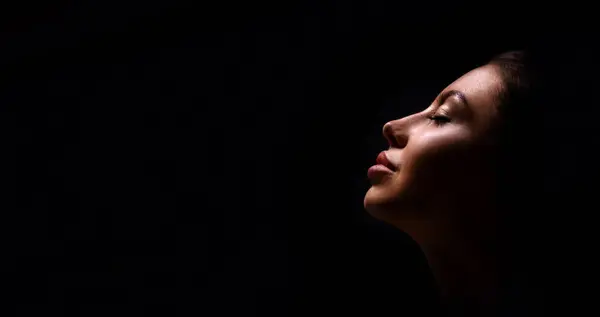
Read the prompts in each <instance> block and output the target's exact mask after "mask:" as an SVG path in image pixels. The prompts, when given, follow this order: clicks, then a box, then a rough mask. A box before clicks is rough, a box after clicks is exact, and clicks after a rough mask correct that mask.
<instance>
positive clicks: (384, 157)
mask: <svg viewBox="0 0 600 317" xmlns="http://www.w3.org/2000/svg"><path fill="white" fill-rule="evenodd" d="M376 161H377V164H381V165H383V166H385V167H387V168H389V169H391V170H392V171H395V170H396V167H395V166H394V165H393V164H392V163H390V161H389V160H388V158H387V155H386V154H385V151H383V152H381V153H379V155H377V159H376Z"/></svg>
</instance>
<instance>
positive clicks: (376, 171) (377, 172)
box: [367, 164, 394, 179]
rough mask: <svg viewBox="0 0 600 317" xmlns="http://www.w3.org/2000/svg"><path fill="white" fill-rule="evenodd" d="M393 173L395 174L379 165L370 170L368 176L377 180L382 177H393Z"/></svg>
mask: <svg viewBox="0 0 600 317" xmlns="http://www.w3.org/2000/svg"><path fill="white" fill-rule="evenodd" d="M393 173H394V171H392V170H391V169H389V168H387V166H385V165H381V164H377V165H373V166H371V167H370V168H369V170H368V171H367V176H368V177H369V179H375V178H378V177H380V176H385V175H391V174H393Z"/></svg>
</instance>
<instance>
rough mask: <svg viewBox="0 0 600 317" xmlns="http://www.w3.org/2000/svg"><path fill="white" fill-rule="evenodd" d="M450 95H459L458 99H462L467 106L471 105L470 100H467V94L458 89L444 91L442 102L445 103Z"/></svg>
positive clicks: (441, 97)
mask: <svg viewBox="0 0 600 317" xmlns="http://www.w3.org/2000/svg"><path fill="white" fill-rule="evenodd" d="M450 97H457V98H458V99H460V101H461V102H462V103H464V104H465V106H467V107H469V102H467V97H466V96H465V94H463V93H462V92H460V91H458V90H448V91H446V92H444V93H442V94H441V95H440V103H444V101H446V99H448V98H450Z"/></svg>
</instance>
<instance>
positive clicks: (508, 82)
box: [364, 51, 583, 316]
mask: <svg viewBox="0 0 600 317" xmlns="http://www.w3.org/2000/svg"><path fill="white" fill-rule="evenodd" d="M548 60H549V58H545V59H540V58H538V57H535V53H531V54H528V53H525V52H522V51H519V52H509V53H504V54H502V55H499V56H497V57H495V58H494V59H492V60H491V61H490V62H489V63H487V64H486V65H483V66H481V67H478V68H475V69H474V70H472V71H470V72H468V73H466V74H465V75H463V76H462V77H460V78H459V79H457V80H456V81H454V82H453V83H451V84H450V85H449V86H447V87H446V88H445V89H444V90H443V91H442V92H441V93H440V94H439V95H438V97H437V98H436V99H435V100H434V101H433V102H432V103H431V105H429V106H428V107H427V108H425V109H424V110H423V111H421V112H418V113H415V114H412V115H409V116H406V117H404V118H400V119H397V120H392V121H390V122H387V123H386V124H385V125H384V126H383V134H384V136H385V138H386V139H387V141H388V143H389V149H387V150H385V151H383V152H381V153H380V154H379V156H378V157H377V159H376V161H377V165H375V166H373V167H371V168H370V169H369V171H368V176H369V179H370V181H371V184H372V186H371V188H370V189H369V190H368V192H367V193H366V195H365V198H364V206H365V209H366V210H367V211H368V212H369V213H370V214H371V215H372V216H374V217H375V218H377V219H380V220H383V221H385V222H387V223H390V224H392V225H394V226H396V227H397V228H399V229H401V230H403V231H404V232H406V233H407V234H409V235H410V236H411V237H412V238H413V239H414V240H415V241H416V242H417V243H418V244H419V246H420V247H421V249H422V250H423V253H424V254H425V256H426V258H427V260H428V262H429V265H430V267H431V269H432V272H433V274H434V276H435V278H436V280H437V282H438V284H439V286H440V290H441V294H442V295H443V298H444V300H445V303H446V307H447V309H448V312H449V313H450V314H451V315H456V316H540V315H543V314H544V313H543V303H542V301H543V297H544V295H545V294H544V288H545V286H546V285H544V284H543V282H544V279H547V274H548V273H549V269H547V270H544V269H543V268H544V267H548V266H547V265H546V266H544V267H540V263H543V262H542V261H543V259H544V256H545V255H548V254H549V251H551V250H552V249H553V248H554V247H556V244H554V243H548V241H549V240H545V239H548V237H553V235H551V234H550V231H551V230H553V228H554V227H552V226H550V224H552V223H555V222H553V220H557V219H558V218H553V217H554V216H552V215H549V214H547V211H546V210H547V209H545V208H547V207H548V206H547V205H544V204H543V203H544V202H549V204H548V205H551V204H558V205H560V204H566V203H568V202H569V201H572V199H573V197H574V196H572V195H571V196H565V195H562V196H560V197H561V199H559V200H552V201H551V202H550V201H549V200H548V199H547V197H548V194H549V193H550V194H552V193H556V192H558V191H559V188H558V185H562V184H567V185H568V186H571V185H573V184H578V183H576V182H566V181H565V179H564V177H563V176H564V175H563V174H565V175H566V174H568V173H569V171H572V170H573V169H574V168H576V166H574V164H571V163H567V162H568V161H566V159H558V157H559V156H560V155H563V156H564V157H569V158H573V157H576V155H574V153H575V152H574V151H575V149H576V146H575V145H574V144H576V143H577V141H573V140H569V142H562V141H560V140H562V139H560V138H561V137H562V135H563V134H564V133H556V134H554V133H551V134H548V131H549V130H548V129H549V128H554V127H555V129H556V130H555V131H561V130H560V129H561V128H560V127H561V124H560V123H561V120H562V122H565V120H564V118H561V117H560V116H556V114H561V111H563V110H564V109H563V108H565V106H566V105H565V104H564V102H563V101H564V100H565V98H564V97H568V95H569V94H567V93H562V92H561V91H564V89H563V90H557V87H558V86H559V85H563V84H562V83H559V82H558V81H556V80H554V81H552V80H549V78H554V79H556V78H557V77H551V76H550V75H551V74H552V72H550V71H548V68H547V67H546V66H545V65H548V63H546V61H548ZM555 68H556V67H555ZM555 70H556V69H553V71H555ZM561 87H562V88H565V87H564V85H563V86H561ZM571 97H572V96H571ZM552 105H559V107H553V106H552ZM561 107H562V108H561ZM556 110H558V111H556ZM557 123H559V124H557ZM561 132H564V131H561ZM565 133H566V132H565ZM549 135H552V137H550V138H549V137H548V136H549ZM580 142H583V141H580ZM557 144H559V145H560V147H559V146H556V145H557ZM565 144H570V145H571V146H567V145H565ZM545 149H550V151H553V152H546V151H545ZM557 149H561V151H557ZM558 152H560V153H558ZM548 158H550V160H548ZM544 159H545V160H544ZM547 161H550V165H547V164H546V163H544V162H547ZM552 161H554V162H552ZM556 162H562V163H564V164H557V163H556ZM571 162H573V161H571ZM580 163H582V162H580ZM557 165H559V167H556V166H557ZM547 168H553V172H552V173H550V174H549V173H547ZM561 169H562V170H561ZM561 171H562V172H561ZM563 172H564V173H563ZM561 175H562V176H561ZM549 177H550V178H551V179H550V181H548V180H547V178H549ZM561 177H562V178H561ZM556 179H559V180H558V181H556ZM557 184H558V185H557ZM576 201H579V200H576ZM542 214H543V217H540V215H542ZM554 236H556V235H554ZM556 241H558V239H557V240H556ZM556 241H553V242H556ZM541 242H544V243H541ZM547 246H552V247H547Z"/></svg>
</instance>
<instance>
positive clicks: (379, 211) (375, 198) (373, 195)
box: [363, 186, 398, 220]
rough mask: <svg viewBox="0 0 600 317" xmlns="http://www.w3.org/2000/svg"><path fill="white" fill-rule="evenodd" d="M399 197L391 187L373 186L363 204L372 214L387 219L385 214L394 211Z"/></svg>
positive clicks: (380, 218)
mask: <svg viewBox="0 0 600 317" xmlns="http://www.w3.org/2000/svg"><path fill="white" fill-rule="evenodd" d="M397 197H398V196H397V195H395V194H394V193H390V188H385V187H380V186H372V187H371V188H369V190H368V191H367V193H366V194H365V198H364V200H363V206H364V207H365V210H366V211H367V212H368V213H369V214H370V215H371V216H373V217H375V218H377V219H379V220H385V218H386V217H385V215H386V214H389V213H392V212H393V210H394V208H393V205H395V203H396V198H397Z"/></svg>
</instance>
